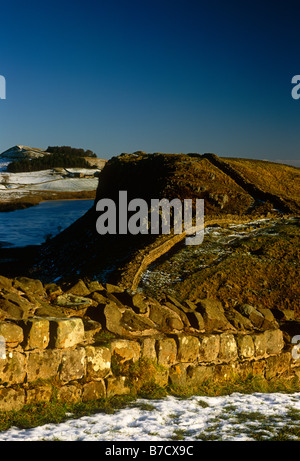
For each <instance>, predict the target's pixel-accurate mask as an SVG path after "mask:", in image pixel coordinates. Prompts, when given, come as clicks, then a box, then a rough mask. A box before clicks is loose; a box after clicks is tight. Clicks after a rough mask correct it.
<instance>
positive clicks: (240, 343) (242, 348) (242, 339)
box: [236, 335, 255, 358]
mask: <svg viewBox="0 0 300 461" xmlns="http://www.w3.org/2000/svg"><path fill="white" fill-rule="evenodd" d="M236 339H237V347H238V353H239V356H240V357H241V358H250V357H253V356H254V353H255V348H254V342H253V339H252V337H251V336H250V335H238V336H237V338H236Z"/></svg>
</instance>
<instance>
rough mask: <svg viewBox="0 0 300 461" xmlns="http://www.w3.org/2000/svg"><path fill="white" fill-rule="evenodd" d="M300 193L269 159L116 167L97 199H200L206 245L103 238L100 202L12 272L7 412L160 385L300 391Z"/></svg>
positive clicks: (4, 288) (140, 158)
mask: <svg viewBox="0 0 300 461" xmlns="http://www.w3.org/2000/svg"><path fill="white" fill-rule="evenodd" d="M299 189H300V170H299V169H298V168H295V167H292V166H287V165H282V164H276V163H271V162H263V161H258V160H246V159H233V158H221V157H218V156H216V155H214V154H204V155H199V154H189V155H183V154H145V153H143V152H139V153H135V154H122V155H120V156H118V157H114V158H112V159H111V160H109V161H108V162H107V163H106V165H105V167H104V168H103V170H102V172H101V174H100V177H99V185H98V189H97V194H96V200H95V204H96V203H97V201H98V200H99V199H101V198H112V199H114V200H115V202H116V203H117V202H118V193H119V190H126V191H127V192H128V200H130V199H133V198H142V199H144V200H146V201H147V202H149V201H150V200H151V199H152V198H167V199H169V200H171V199H173V198H180V199H184V198H202V199H204V203H205V226H206V232H205V237H204V241H203V244H202V245H200V246H199V247H193V246H190V247H187V246H185V245H184V237H185V234H179V235H174V234H171V235H137V236H133V235H130V234H129V235H104V236H100V235H99V234H98V233H97V232H96V219H97V217H98V213H97V211H96V207H95V205H94V207H92V208H91V209H90V210H89V211H88V212H87V213H86V214H85V215H84V216H83V217H82V218H80V219H79V220H78V221H76V222H75V223H74V224H73V225H72V226H70V227H69V228H68V229H66V230H65V231H64V232H62V233H61V234H59V235H58V236H56V237H54V238H53V239H52V240H50V241H49V242H47V243H46V244H43V245H42V246H41V247H39V248H36V249H35V250H34V249H30V251H28V252H27V253H26V252H25V253H22V252H21V253H20V254H19V255H18V254H15V255H14V258H15V259H14V260H13V261H12V262H11V261H10V262H9V261H8V262H7V264H2V266H1V271H2V274H3V276H2V277H0V315H1V319H2V320H1V322H0V334H1V335H2V336H4V337H5V338H6V343H7V345H8V348H9V351H10V353H11V355H8V356H7V358H5V359H1V360H0V379H1V381H0V409H1V408H2V409H10V408H15V407H18V408H21V407H22V406H23V405H24V404H25V403H32V402H33V401H42V400H43V399H44V400H49V399H51V398H52V396H53V392H54V390H55V392H56V397H57V398H59V399H61V400H65V401H70V400H73V401H74V399H75V400H80V399H82V400H89V399H93V398H99V397H110V396H112V395H119V394H124V393H125V394H126V393H129V392H132V389H133V388H134V390H135V392H137V393H138V392H139V391H140V390H141V389H144V390H145V386H149V383H150V382H151V383H152V385H154V384H153V383H155V385H157V386H160V387H167V386H171V387H173V388H176V387H177V388H179V387H185V386H188V387H189V389H197V387H199V386H200V385H201V384H203V382H206V381H208V380H226V379H229V377H231V376H233V375H234V376H237V375H238V376H245V377H246V376H249V375H259V376H261V377H263V378H265V379H267V380H272V379H273V378H276V377H284V378H287V379H290V380H291V379H293V380H294V381H295V382H299V379H300V364H299V363H298V362H299V359H298V356H297V354H293V353H292V352H293V350H294V349H293V347H294V346H293V343H292V338H293V337H294V336H295V335H297V334H300V329H299V312H300V306H299V286H298V283H297V281H298V280H299V267H298V262H299V209H300V199H299V197H300V195H299ZM33 250H34V251H33ZM18 258H19V259H18ZM4 276H5V277H4ZM164 278H166V280H167V282H166V283H164ZM149 280H150V282H149ZM143 367H144V368H143ZM145 367H146V368H145ZM143 370H144V371H143ZM145 370H147V373H145ZM142 371H143V372H142Z"/></svg>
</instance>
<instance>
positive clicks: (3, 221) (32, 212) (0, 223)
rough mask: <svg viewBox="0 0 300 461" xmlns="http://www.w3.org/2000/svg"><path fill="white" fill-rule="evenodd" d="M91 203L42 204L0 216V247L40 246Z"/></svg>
mask: <svg viewBox="0 0 300 461" xmlns="http://www.w3.org/2000/svg"><path fill="white" fill-rule="evenodd" d="M92 205H93V200H57V201H49V202H42V203H40V204H39V205H37V206H34V207H30V208H26V209H24V210H15V211H10V212H2V213H0V248H1V247H2V248H9V247H24V246H27V245H40V244H41V243H43V242H45V241H46V239H47V238H48V237H50V236H51V237H53V236H54V235H57V234H58V233H59V232H61V231H62V230H64V229H66V228H67V227H68V226H70V225H71V224H72V223H73V222H74V221H76V220H77V219H78V218H80V217H81V216H83V215H84V214H85V213H86V212H87V211H88V210H89V209H90V208H91V206H92Z"/></svg>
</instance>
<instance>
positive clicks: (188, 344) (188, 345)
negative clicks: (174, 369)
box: [177, 335, 200, 362]
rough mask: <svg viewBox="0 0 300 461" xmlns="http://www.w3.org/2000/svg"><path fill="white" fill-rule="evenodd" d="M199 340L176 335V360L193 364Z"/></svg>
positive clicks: (193, 337) (197, 352)
mask: <svg viewBox="0 0 300 461" xmlns="http://www.w3.org/2000/svg"><path fill="white" fill-rule="evenodd" d="M199 347H200V344H199V339H198V338H197V337H195V336H186V335H178V353H177V360H178V361H180V362H194V361H195V360H197V357H198V355H199Z"/></svg>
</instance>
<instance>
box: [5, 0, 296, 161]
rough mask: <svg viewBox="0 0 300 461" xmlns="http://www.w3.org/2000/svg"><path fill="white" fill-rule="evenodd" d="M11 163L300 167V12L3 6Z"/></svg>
mask: <svg viewBox="0 0 300 461" xmlns="http://www.w3.org/2000/svg"><path fill="white" fill-rule="evenodd" d="M1 10H2V11H1V19H2V21H1V28H0V40H1V41H0V43H1V47H0V75H3V76H4V77H5V79H6V85H7V99H6V100H0V152H2V151H4V150H6V149H8V148H9V147H11V146H13V145H16V144H23V145H29V146H32V147H40V148H46V147H47V146H48V145H71V146H73V147H82V148H85V149H91V150H93V151H94V152H96V153H97V155H98V156H99V157H103V158H110V157H111V156H112V155H117V154H119V153H121V152H134V151H136V150H144V151H146V152H184V153H188V152H199V153H205V152H214V153H216V154H218V155H221V156H234V157H246V158H247V157H248V158H258V159H266V160H272V161H283V162H285V163H291V164H295V165H300V163H298V162H299V159H300V155H299V146H300V142H299V141H300V130H299V126H300V99H299V100H294V99H293V98H292V97H291V90H292V84H291V79H292V77H293V76H294V75H296V74H300V45H299V14H300V5H299V2H297V1H294V0H285V1H276V2H273V1H271V0H261V1H256V0H253V1H248V0H244V1H239V0H236V1H234V0H226V1H224V0H206V1H203V0H198V1H197V0H172V1H169V0H160V1H157V0H151V1H148V0H139V1H135V0H134V1H131V0H127V1H125V0H124V1H121V0H106V1H102V0H98V1H91V0H85V1H78V0H72V1H65V0H60V1H56V0H53V1H51V2H49V1H47V0H45V1H43V2H42V1H35V0H32V1H30V0H28V1H20V0H10V2H1Z"/></svg>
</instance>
